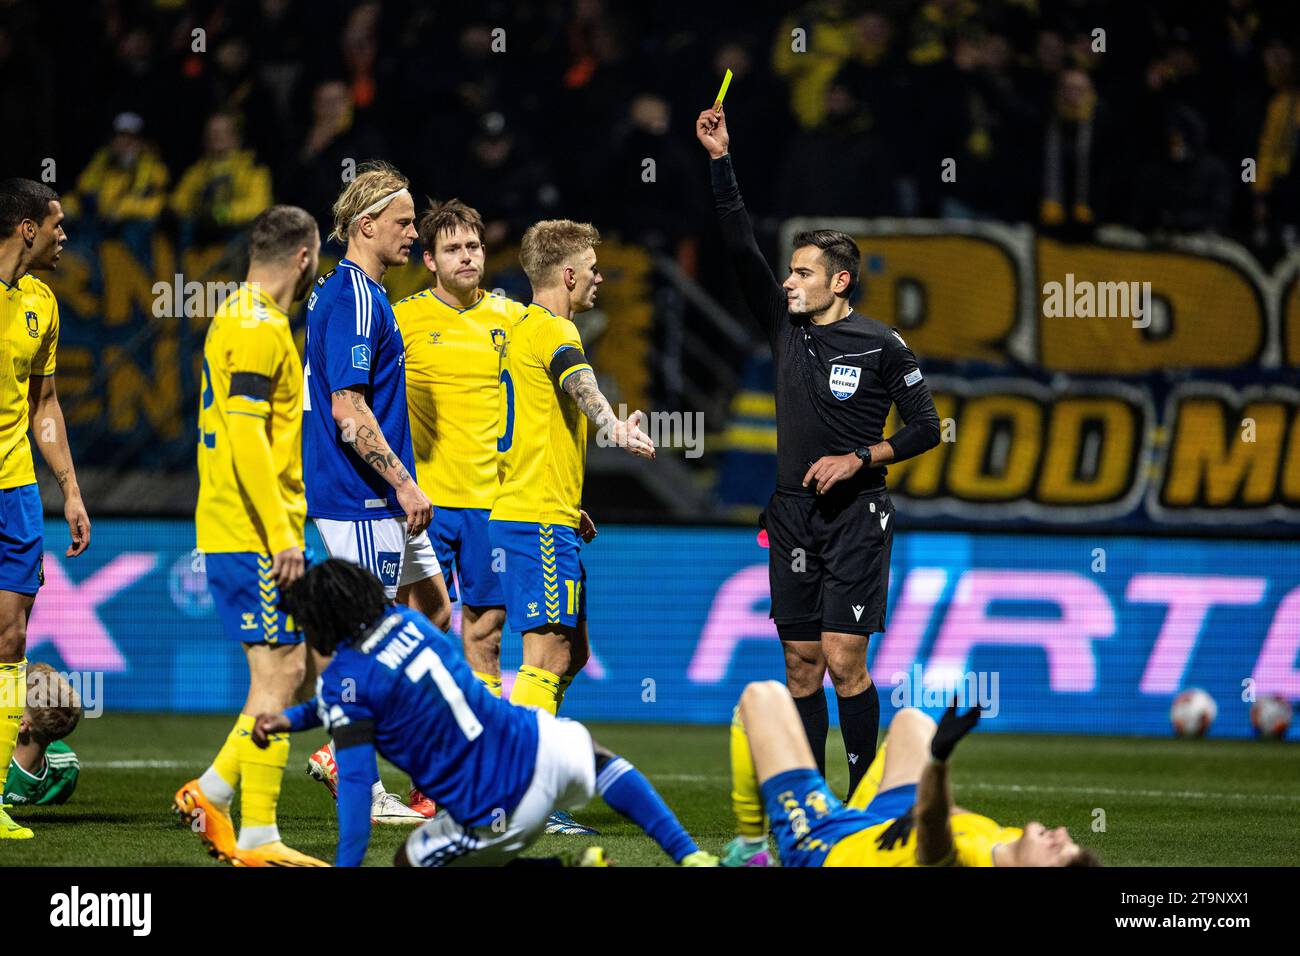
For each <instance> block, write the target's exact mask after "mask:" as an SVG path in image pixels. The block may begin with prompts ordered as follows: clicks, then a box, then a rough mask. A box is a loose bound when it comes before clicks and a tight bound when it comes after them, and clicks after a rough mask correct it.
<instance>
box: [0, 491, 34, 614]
mask: <svg viewBox="0 0 1300 956" xmlns="http://www.w3.org/2000/svg"><path fill="white" fill-rule="evenodd" d="M44 583H45V512H44V509H43V508H42V507H41V492H40V489H39V488H38V487H37V486H36V485H20V486H19V487H17V488H5V489H3V490H0V591H14V592H16V593H18V594H35V593H36V592H37V591H39V590H40V588H41V585H42V584H44Z"/></svg>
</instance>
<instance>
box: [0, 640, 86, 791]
mask: <svg viewBox="0 0 1300 956" xmlns="http://www.w3.org/2000/svg"><path fill="white" fill-rule="evenodd" d="M79 720H81V698H80V697H79V696H78V694H77V692H76V691H75V690H74V689H73V688H72V686H71V685H70V684H69V683H68V682H67V681H66V680H64V678H63V677H62V676H61V675H60V674H59V673H58V672H57V671H56V670H55V669H54V668H53V667H51V666H50V665H49V664H30V665H28V668H27V701H26V707H25V708H24V710H23V717H22V721H21V722H20V723H19V725H18V744H17V746H16V747H14V755H13V759H12V760H11V761H10V762H9V772H8V776H7V778H6V779H5V788H4V801H3V802H4V803H6V804H13V805H15V806H17V805H20V804H26V805H32V804H35V805H38V806H48V805H49V804H54V803H65V802H67V799H68V798H69V797H70V796H72V791H73V790H75V789H76V788H77V777H78V775H79V774H80V773H81V764H80V762H79V761H78V760H77V755H76V754H75V753H73V752H72V748H71V747H69V746H68V745H67V744H66V743H64V742H63V738H64V737H66V736H68V734H70V733H72V731H73V728H75V727H76V726H77V722H78V721H79Z"/></svg>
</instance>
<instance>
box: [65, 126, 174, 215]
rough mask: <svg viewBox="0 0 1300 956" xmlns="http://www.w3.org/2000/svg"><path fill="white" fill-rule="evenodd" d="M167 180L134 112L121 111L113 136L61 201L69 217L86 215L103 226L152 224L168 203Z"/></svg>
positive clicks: (159, 160) (167, 177)
mask: <svg viewBox="0 0 1300 956" xmlns="http://www.w3.org/2000/svg"><path fill="white" fill-rule="evenodd" d="M170 179H171V176H170V174H169V173H168V172H167V167H166V165H164V163H163V161H162V159H161V158H159V156H158V152H157V150H155V149H154V147H153V146H152V144H150V143H149V142H148V141H147V140H146V139H145V138H144V120H142V119H141V118H140V116H139V114H138V113H119V114H118V115H117V117H116V118H115V119H114V120H113V136H112V138H111V139H110V140H109V141H108V143H107V144H106V145H104V146H102V147H101V148H100V149H99V150H98V151H97V152H96V153H95V155H94V156H93V157H91V160H90V164H89V165H88V166H87V167H86V168H85V169H84V170H83V171H82V173H81V175H80V176H79V177H78V178H77V188H76V191H75V192H74V193H72V194H71V195H70V196H67V197H66V198H65V199H64V202H63V205H64V209H65V210H66V211H67V212H68V214H69V215H70V216H84V217H86V218H90V219H94V220H96V221H97V222H98V223H100V224H101V225H104V226H110V227H111V226H114V225H120V224H126V223H132V222H153V221H154V220H156V219H157V218H158V215H159V213H161V212H162V210H163V205H164V204H165V203H166V202H167V186H168V184H169V182H170Z"/></svg>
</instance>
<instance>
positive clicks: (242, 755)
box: [238, 714, 289, 850]
mask: <svg viewBox="0 0 1300 956" xmlns="http://www.w3.org/2000/svg"><path fill="white" fill-rule="evenodd" d="M239 720H240V722H241V723H242V722H243V721H245V720H247V721H248V728H249V730H251V729H252V726H253V718H252V717H250V716H249V715H247V714H241V715H240V717H239ZM238 747H239V770H240V775H241V781H240V782H241V790H240V796H239V806H240V810H241V811H242V812H241V815H240V821H239V848H240V849H241V850H251V849H253V848H255V847H259V846H261V845H262V844H264V843H271V842H274V841H275V840H278V839H280V832H279V830H278V829H277V828H276V823H275V808H276V804H278V803H279V802H280V784H281V782H282V781H283V780H284V768H285V765H286V764H288V763H289V735H288V734H272V735H271V738H270V743H269V744H268V745H267V747H266V749H265V750H262V749H260V748H259V747H258V746H257V744H255V743H253V738H252V737H249V736H241V737H240V738H239V742H238Z"/></svg>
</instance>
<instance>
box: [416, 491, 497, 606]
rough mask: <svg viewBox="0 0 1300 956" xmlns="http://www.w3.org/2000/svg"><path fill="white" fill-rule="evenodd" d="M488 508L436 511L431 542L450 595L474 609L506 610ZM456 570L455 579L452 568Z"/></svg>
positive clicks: (438, 509) (430, 526)
mask: <svg viewBox="0 0 1300 956" xmlns="http://www.w3.org/2000/svg"><path fill="white" fill-rule="evenodd" d="M489 514H491V512H490V511H489V510H488V509H487V508H440V507H437V506H435V507H434V509H433V522H432V523H431V524H430V525H429V539H430V540H431V541H432V542H433V551H434V554H436V555H437V556H438V566H439V567H440V568H442V574H443V578H444V580H446V582H447V594H448V596H449V597H450V598H451V599H452V600H453V601H454V600H456V589H457V587H459V588H460V599H461V601H462V602H463V603H465V604H468V605H469V606H470V607H504V606H505V603H506V597H505V591H504V590H503V589H502V587H501V575H500V573H498V572H496V571H494V570H492V542H491V541H490V540H489V538H488V515H489ZM453 567H454V568H455V569H456V573H455V576H454V579H453V575H452V568H453Z"/></svg>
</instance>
